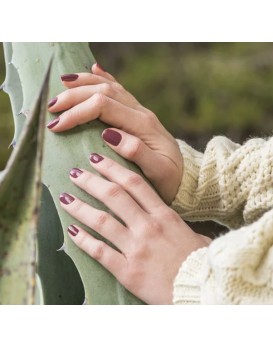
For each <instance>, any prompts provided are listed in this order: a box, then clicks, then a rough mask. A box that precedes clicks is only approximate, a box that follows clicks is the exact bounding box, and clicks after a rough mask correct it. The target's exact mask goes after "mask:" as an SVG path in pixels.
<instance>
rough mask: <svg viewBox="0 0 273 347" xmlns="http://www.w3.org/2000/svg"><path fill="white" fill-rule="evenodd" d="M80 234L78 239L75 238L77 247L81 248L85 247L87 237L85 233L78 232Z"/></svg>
mask: <svg viewBox="0 0 273 347" xmlns="http://www.w3.org/2000/svg"><path fill="white" fill-rule="evenodd" d="M78 235H80V237H79V236H78V239H77V245H78V247H80V248H82V249H85V245H86V243H87V237H88V234H86V233H80V234H78Z"/></svg>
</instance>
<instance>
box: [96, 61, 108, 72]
mask: <svg viewBox="0 0 273 347" xmlns="http://www.w3.org/2000/svg"><path fill="white" fill-rule="evenodd" d="M96 65H97V67H98V68H99V69H101V70H102V71H103V72H106V70H105V69H104V68H103V67H102V66H101V65H100V64H99V63H96Z"/></svg>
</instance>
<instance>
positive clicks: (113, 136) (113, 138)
mask: <svg viewBox="0 0 273 347" xmlns="http://www.w3.org/2000/svg"><path fill="white" fill-rule="evenodd" d="M102 137H103V139H104V140H105V141H106V142H108V143H110V144H111V145H113V146H117V145H118V144H119V143H120V141H121V138H122V136H121V134H120V133H118V132H117V131H115V130H112V129H106V130H104V132H103V133H102Z"/></svg>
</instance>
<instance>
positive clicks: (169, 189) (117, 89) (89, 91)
mask: <svg viewBox="0 0 273 347" xmlns="http://www.w3.org/2000/svg"><path fill="white" fill-rule="evenodd" d="M92 72H93V73H78V74H69V75H63V76H62V82H63V84H64V85H65V86H66V87H67V88H68V89H67V90H66V91H64V92H63V93H61V94H59V95H58V96H57V97H55V98H54V99H52V100H51V101H50V102H49V111H50V112H53V113H55V112H61V111H64V112H63V113H62V114H61V116H59V117H58V118H56V119H54V120H53V121H51V122H50V123H49V124H48V128H49V129H50V130H51V131H54V132H61V131H65V130H68V129H71V128H74V127H75V126H77V125H79V124H83V123H86V122H88V121H91V120H94V119H96V118H99V119H100V120H102V121H103V122H105V123H108V124H110V125H112V126H114V127H115V128H111V129H110V128H109V129H106V130H105V131H104V132H103V134H102V137H103V139H104V140H105V142H106V143H107V144H108V145H109V146H110V147H111V148H112V149H113V150H114V151H115V152H117V153H119V154H120V155H121V156H122V157H124V158H126V159H128V160H130V161H133V162H135V163H136V164H137V165H138V166H139V167H140V168H141V170H142V171H143V173H144V175H145V176H146V177H147V178H148V179H149V180H150V181H151V183H152V184H153V185H154V187H155V188H156V189H157V191H158V192H159V194H160V195H161V197H162V198H163V199H164V201H165V202H166V203H168V204H170V203H171V202H172V201H173V199H174V197H175V195H176V192H177V190H178V187H179V184H180V183H181V179H182V156H181V153H180V151H179V148H178V145H177V143H176V141H175V139H174V138H173V136H172V135H171V134H170V133H169V132H168V131H167V130H166V129H165V128H164V127H163V125H162V124H161V123H160V122H159V120H158V119H157V117H156V116H155V114H153V113H152V112H151V111H149V110H148V109H146V108H145V107H143V106H142V105H140V104H139V102H138V101H137V100H136V99H135V98H134V97H133V96H132V95H131V94H130V93H129V92H127V91H126V90H125V89H124V88H123V87H122V86H121V85H120V84H119V83H118V82H117V81H116V80H115V79H114V77H113V76H111V75H110V74H109V73H107V72H105V71H103V70H102V68H100V67H99V65H98V64H95V65H93V67H92Z"/></svg>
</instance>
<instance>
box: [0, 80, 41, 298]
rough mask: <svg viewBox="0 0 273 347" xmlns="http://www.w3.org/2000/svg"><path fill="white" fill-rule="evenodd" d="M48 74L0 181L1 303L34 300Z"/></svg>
mask: <svg viewBox="0 0 273 347" xmlns="http://www.w3.org/2000/svg"><path fill="white" fill-rule="evenodd" d="M47 86H48V74H47V78H46V79H45V81H43V82H42V93H41V92H40V94H41V96H39V94H37V96H38V99H37V101H36V104H35V107H34V109H33V111H32V112H30V114H29V118H28V120H27V122H26V126H25V127H24V129H23V132H22V136H21V137H20V140H19V143H18V146H16V149H15V150H14V152H13V153H12V155H11V157H10V159H9V161H8V163H7V166H6V168H5V170H4V171H3V172H2V173H1V177H0V211H1V215H0V303H1V304H32V303H34V300H35V243H36V229H37V222H38V218H37V214H38V205H39V198H40V197H39V193H40V182H41V161H42V148H43V133H44V123H45V113H46V108H45V107H43V106H42V105H44V104H45V101H46V99H47Z"/></svg>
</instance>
